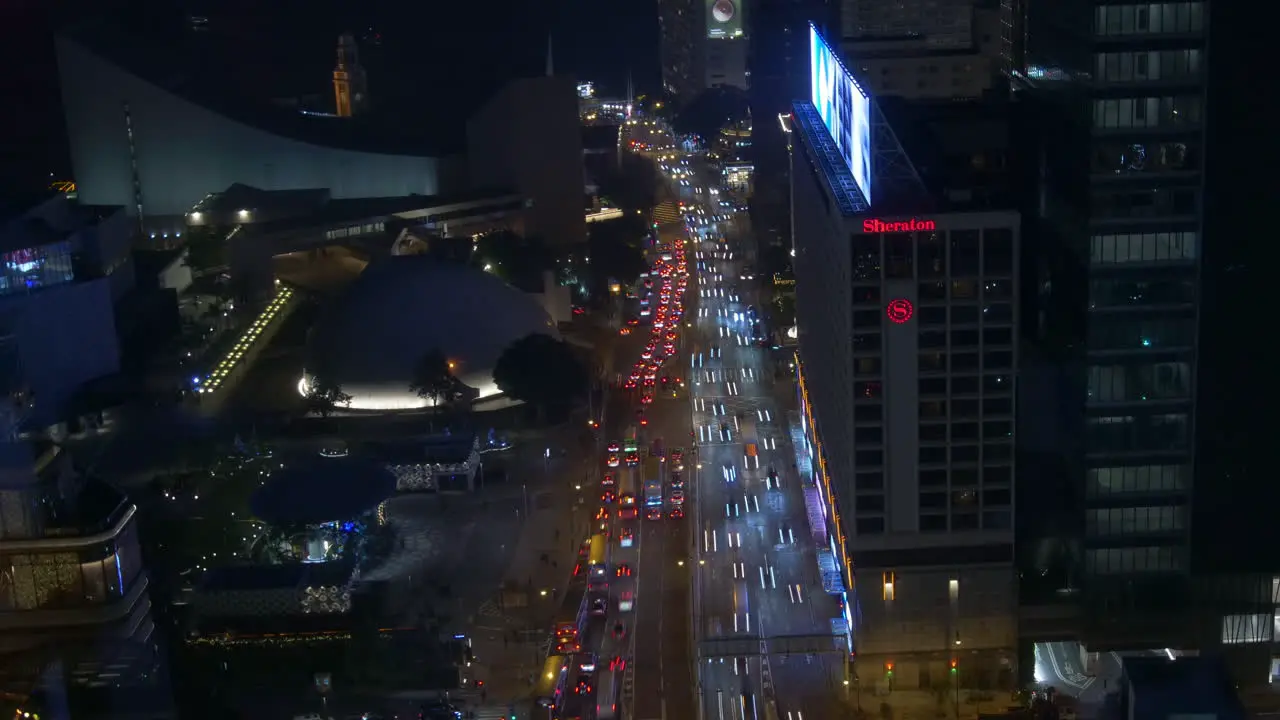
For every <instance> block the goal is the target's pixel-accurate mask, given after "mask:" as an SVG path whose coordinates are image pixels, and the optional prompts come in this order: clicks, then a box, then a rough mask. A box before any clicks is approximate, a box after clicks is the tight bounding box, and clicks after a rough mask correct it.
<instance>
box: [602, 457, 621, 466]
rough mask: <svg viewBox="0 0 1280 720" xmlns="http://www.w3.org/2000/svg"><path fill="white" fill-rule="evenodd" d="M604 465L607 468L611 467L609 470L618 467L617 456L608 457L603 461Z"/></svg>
mask: <svg viewBox="0 0 1280 720" xmlns="http://www.w3.org/2000/svg"><path fill="white" fill-rule="evenodd" d="M604 464H605V465H608V466H609V467H611V468H616V467H618V456H617V455H610V456H609V457H608V458H607V459H606V460H605V461H604Z"/></svg>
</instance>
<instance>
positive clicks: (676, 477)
mask: <svg viewBox="0 0 1280 720" xmlns="http://www.w3.org/2000/svg"><path fill="white" fill-rule="evenodd" d="M671 489H673V490H683V489H684V476H683V475H681V474H679V473H671Z"/></svg>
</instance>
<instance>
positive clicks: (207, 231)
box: [187, 226, 227, 270]
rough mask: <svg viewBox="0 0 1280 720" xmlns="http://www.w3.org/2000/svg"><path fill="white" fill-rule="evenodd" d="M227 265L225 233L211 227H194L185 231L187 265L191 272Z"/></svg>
mask: <svg viewBox="0 0 1280 720" xmlns="http://www.w3.org/2000/svg"><path fill="white" fill-rule="evenodd" d="M226 264H227V241H226V237H225V232H223V231H222V230H220V229H218V228H213V227H207V226H203V227H194V228H190V229H189V230H188V231H187V265H188V266H190V267H191V269H192V270H208V269H211V268H219V267H223V266H224V265H226Z"/></svg>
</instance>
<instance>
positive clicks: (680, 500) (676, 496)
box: [671, 488, 684, 505]
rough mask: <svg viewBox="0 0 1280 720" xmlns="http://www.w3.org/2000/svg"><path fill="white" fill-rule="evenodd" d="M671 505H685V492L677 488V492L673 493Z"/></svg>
mask: <svg viewBox="0 0 1280 720" xmlns="http://www.w3.org/2000/svg"><path fill="white" fill-rule="evenodd" d="M671 504H672V505H683V504H684V490H681V489H680V488H676V489H675V490H672V491H671Z"/></svg>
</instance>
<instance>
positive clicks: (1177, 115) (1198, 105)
mask: <svg viewBox="0 0 1280 720" xmlns="http://www.w3.org/2000/svg"><path fill="white" fill-rule="evenodd" d="M1201 111H1202V102H1201V97H1200V96H1199V95H1178V96H1165V97H1139V98H1116V99H1114V100H1111V99H1108V100H1094V101H1093V127H1094V129H1096V130H1142V129H1149V130H1155V129H1162V130H1163V129H1174V130H1176V129H1191V128H1195V127H1198V126H1199V125H1200V123H1201V114H1202V113H1201Z"/></svg>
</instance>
